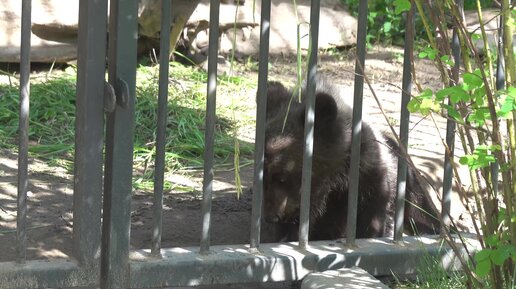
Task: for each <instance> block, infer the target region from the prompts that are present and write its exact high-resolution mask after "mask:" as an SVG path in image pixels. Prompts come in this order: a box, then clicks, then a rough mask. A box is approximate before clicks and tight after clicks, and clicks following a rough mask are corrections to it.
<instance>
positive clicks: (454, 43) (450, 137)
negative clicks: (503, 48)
mask: <svg viewBox="0 0 516 289" xmlns="http://www.w3.org/2000/svg"><path fill="white" fill-rule="evenodd" d="M457 5H458V6H459V11H460V13H461V15H462V17H464V8H463V7H464V2H463V1H462V0H459V1H457ZM451 50H452V56H453V61H454V66H453V67H452V71H451V72H452V73H451V76H452V81H453V84H454V85H456V84H458V83H459V70H460V63H461V46H460V42H459V34H458V27H457V25H454V27H453V34H452V38H451ZM448 105H450V106H453V104H452V103H451V101H450V100H449V101H448ZM455 127H456V124H455V121H454V120H453V118H452V117H451V116H449V115H448V120H447V121H446V146H447V147H448V149H449V151H445V154H444V167H443V173H444V175H443V196H442V205H441V222H442V224H443V229H444V226H449V225H450V223H451V220H450V208H451V194H452V180H453V168H452V160H451V159H450V158H451V157H453V156H454V152H455Z"/></svg>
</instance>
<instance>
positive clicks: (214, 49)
mask: <svg viewBox="0 0 516 289" xmlns="http://www.w3.org/2000/svg"><path fill="white" fill-rule="evenodd" d="M219 6H220V0H210V35H209V36H210V40H209V41H210V42H209V48H208V49H209V50H208V95H207V99H206V133H205V141H204V147H205V149H204V178H203V199H202V232H201V253H207V252H208V251H209V249H210V230H211V198H212V192H213V157H214V150H213V147H214V143H215V142H214V132H215V104H216V96H217V54H218V41H219V10H220V7H219Z"/></svg>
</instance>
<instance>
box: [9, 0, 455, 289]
mask: <svg viewBox="0 0 516 289" xmlns="http://www.w3.org/2000/svg"><path fill="white" fill-rule="evenodd" d="M319 2H320V1H319V0H313V1H312V10H311V11H312V12H311V21H310V23H311V28H310V29H311V35H312V37H311V41H312V43H311V47H317V41H318V22H319V8H320V3H319ZM137 5H138V1H137V0H111V1H110V5H109V9H110V10H109V15H110V16H109V25H108V17H107V15H108V0H96V1H87V0H81V1H80V10H79V39H78V60H77V68H78V71H77V97H76V143H75V163H74V165H75V167H74V172H75V175H74V194H73V256H72V258H71V259H70V260H66V261H37V260H27V259H26V254H25V251H26V230H27V229H26V225H25V224H26V215H27V204H26V198H27V182H28V174H27V167H28V149H27V148H28V115H29V95H30V93H29V78H30V77H29V72H30V56H29V54H30V31H31V28H30V27H31V1H30V0H23V1H22V10H23V17H22V18H23V19H22V30H23V32H22V35H21V36H22V48H21V75H20V100H21V101H20V137H19V140H20V141H19V161H18V215H17V240H18V242H17V250H18V251H17V252H18V257H17V259H16V260H13V261H12V262H3V263H0V288H58V287H92V288H96V287H99V286H100V287H101V288H149V287H162V286H190V285H202V284H204V285H207V284H224V283H241V282H270V281H289V280H299V279H301V278H303V277H304V276H305V275H306V274H308V273H310V272H313V271H323V270H327V269H337V268H342V267H351V266H360V267H362V268H364V269H365V270H367V271H368V272H370V273H372V274H374V275H389V274H392V273H398V274H410V273H415V268H416V266H417V260H418V259H419V258H421V257H422V256H426V255H428V254H430V255H438V256H443V259H442V260H443V262H445V265H446V266H449V267H452V266H454V265H455V261H454V258H453V253H452V252H451V251H450V250H447V249H445V248H444V249H443V248H442V247H441V242H440V238H439V236H433V237H428V238H423V239H424V240H425V242H426V245H425V250H421V248H422V246H421V244H422V243H421V242H420V239H418V238H414V237H404V239H403V241H404V245H400V243H399V242H393V240H391V239H389V238H382V239H379V240H367V239H364V240H362V239H359V240H355V230H356V213H357V208H356V204H357V196H358V166H359V161H360V159H359V156H360V141H359V140H360V133H361V126H360V124H361V117H362V113H361V111H362V91H363V85H364V78H363V69H364V63H365V62H364V59H365V49H366V47H365V44H366V41H365V37H366V19H367V18H366V16H367V1H360V7H359V17H358V39H357V51H358V53H357V62H356V78H355V95H354V110H353V136H354V137H353V147H352V161H351V169H350V172H352V173H353V172H356V173H357V174H355V175H352V176H351V178H350V180H351V183H350V198H349V204H348V205H349V210H348V212H349V215H348V226H347V228H348V232H347V244H341V245H337V246H330V245H328V242H324V241H316V242H308V222H309V192H310V179H311V177H310V174H311V161H312V160H311V155H312V152H311V148H312V142H313V139H312V136H311V134H310V131H311V130H312V129H313V125H314V123H313V119H314V117H313V115H314V104H315V101H314V98H315V97H314V94H315V85H316V82H315V77H316V74H317V71H316V67H317V49H312V50H311V52H310V55H309V65H308V67H309V68H308V75H307V79H308V80H307V81H308V82H307V83H308V86H307V87H308V88H307V91H308V102H307V107H308V109H307V117H306V120H307V123H306V125H305V128H306V131H305V135H306V140H305V141H306V143H305V147H306V148H307V149H306V151H305V154H304V159H303V162H304V171H303V180H305V181H304V182H303V184H302V207H301V218H300V240H299V243H288V244H262V243H261V242H260V223H261V222H260V220H261V218H262V216H261V208H262V195H263V183H262V181H263V179H262V178H263V163H264V156H263V155H264V137H265V117H266V111H265V109H266V97H265V96H266V93H267V92H266V90H267V66H268V46H269V29H270V25H269V19H270V15H271V13H270V12H271V1H270V0H263V1H262V4H261V25H260V30H261V34H260V35H261V41H260V54H259V57H260V61H259V77H258V97H257V99H258V103H257V126H256V138H255V140H256V142H255V167H254V168H255V170H254V185H253V200H252V213H251V215H252V217H251V224H250V227H251V236H250V244H242V245H235V246H211V245H210V228H211V226H210V217H211V200H212V182H213V158H214V152H213V147H214V127H215V116H216V114H215V113H216V112H215V103H216V88H217V81H216V79H217V61H216V59H217V50H218V47H217V43H218V39H217V38H218V34H219V31H218V22H219V21H218V19H219V18H218V17H219V1H218V0H212V1H211V5H210V7H211V8H210V44H209V58H208V83H207V104H206V151H205V155H204V182H203V201H202V218H203V220H202V226H203V228H202V235H201V236H199V238H200V246H199V247H193V248H162V246H161V235H162V233H161V232H162V206H163V179H164V166H165V165H164V150H165V144H164V142H165V127H166V115H167V111H166V110H167V106H166V103H167V94H168V91H167V87H168V74H169V73H168V72H169V71H168V67H169V66H168V61H169V60H168V55H167V53H161V56H160V60H159V62H160V74H159V97H158V103H159V116H158V118H159V120H158V131H157V143H156V167H155V189H154V206H153V209H154V213H153V214H154V220H155V223H154V225H153V226H154V227H153V232H154V234H153V239H152V244H151V245H150V248H152V249H151V250H139V251H132V252H131V250H130V247H129V236H130V222H131V220H130V204H131V191H132V183H131V179H132V166H133V163H132V158H133V146H132V143H133V142H132V140H133V131H134V119H135V117H134V106H135V94H136V92H135V81H136V80H135V78H136V41H137ZM162 5H163V6H162V18H161V25H162V31H165V30H167V29H168V28H169V27H170V22H171V16H170V11H171V7H170V5H171V3H170V1H168V0H167V1H163V2H162ZM172 9H173V7H172ZM407 17H408V21H407V22H408V23H413V21H412V19H413V11H411V12H409V13H408V15H407ZM106 27H109V29H108V31H109V41H108V42H107V41H106V39H107V38H106V34H105V33H104V31H106ZM406 31H407V38H406V46H405V68H404V74H403V91H404V92H407V91H410V90H411V89H410V88H411V74H410V60H409V55H411V54H412V53H413V51H412V49H413V35H414V32H413V25H408V26H407V29H406ZM161 36H162V37H161V46H160V49H161V51H169V37H168V34H167V33H162V34H161ZM106 47H108V48H107V51H106ZM106 57H107V59H108V65H107V67H108V81H107V82H106V80H105V77H104V75H105V71H106V68H105V67H106V65H105V60H106ZM456 63H459V61H456ZM409 98H410V95H409V94H407V93H403V95H402V98H401V99H402V102H401V103H402V106H401V110H402V115H401V119H402V121H401V133H400V137H401V140H402V147H406V146H407V139H408V137H407V136H408V120H409V113H408V111H407V110H406V104H407V102H408V100H409ZM104 117H105V121H104ZM104 127H105V132H104ZM448 132H449V134H451V135H452V134H453V128H451V127H450V128H449V130H448ZM451 142H452V141H451ZM104 145H105V146H104ZM104 147H105V157H104V156H103V148H104ZM445 166H446V168H448V169H447V170H446V175H445V177H444V183H446V184H448V186H445V190H444V195H443V200H445V202H444V204H445V205H444V206H443V213H442V214H443V216H447V215H448V212H449V208H450V204H449V199H450V198H449V194H450V192H451V186H450V185H449V184H451V182H450V180H451V171H450V170H449V165H448V164H446V165H445ZM406 174H407V165H406V163H405V162H400V164H399V172H398V175H399V182H398V183H399V188H398V189H399V192H400V193H399V198H400V199H399V201H397V203H396V204H397V213H396V214H399V216H402V215H403V209H404V208H403V204H404V202H403V197H404V190H405V188H404V184H405V179H406ZM395 220H396V224H395V235H394V240H395V241H400V240H401V239H402V228H403V218H402V217H401V218H398V217H397V218H395Z"/></svg>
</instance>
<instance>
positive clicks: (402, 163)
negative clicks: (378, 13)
mask: <svg viewBox="0 0 516 289" xmlns="http://www.w3.org/2000/svg"><path fill="white" fill-rule="evenodd" d="M414 11H415V10H414V4H413V3H412V5H411V8H410V10H409V11H408V12H407V24H406V29H405V50H404V52H403V53H404V58H403V80H402V90H401V116H400V148H401V151H402V155H401V156H400V157H399V158H398V181H397V184H398V191H397V194H396V213H395V217H394V240H395V241H401V240H402V238H403V217H404V215H405V192H406V188H407V167H408V166H407V159H406V154H407V153H408V132H409V122H410V112H409V111H408V109H407V105H408V103H409V101H410V94H411V91H412V65H411V64H412V57H413V53H414Z"/></svg>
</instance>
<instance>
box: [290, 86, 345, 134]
mask: <svg viewBox="0 0 516 289" xmlns="http://www.w3.org/2000/svg"><path fill="white" fill-rule="evenodd" d="M337 114H338V107H337V102H335V98H333V96H331V95H329V94H328V93H324V92H317V93H316V95H315V127H316V129H317V128H320V129H318V131H319V132H324V131H328V129H329V128H331V127H332V126H334V124H333V122H334V121H335V120H336V119H337ZM299 120H300V122H301V125H302V126H303V127H304V125H305V107H303V109H301V110H300V111H299Z"/></svg>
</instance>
